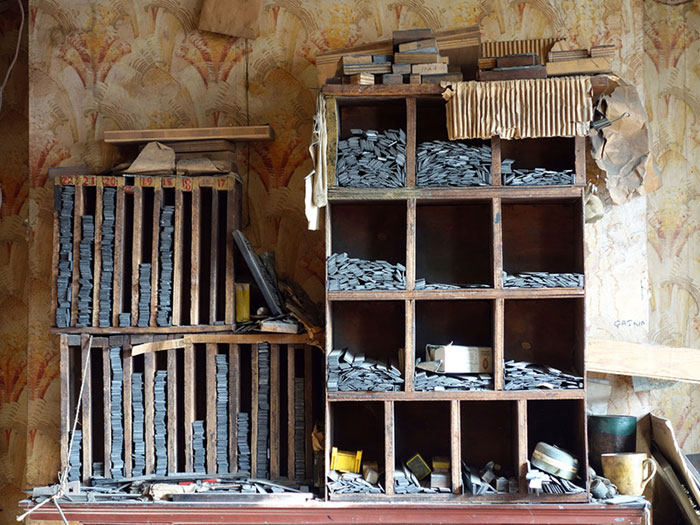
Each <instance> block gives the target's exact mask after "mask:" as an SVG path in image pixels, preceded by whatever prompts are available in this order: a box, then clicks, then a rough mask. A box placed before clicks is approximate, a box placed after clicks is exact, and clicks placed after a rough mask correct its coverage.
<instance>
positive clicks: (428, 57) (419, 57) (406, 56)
mask: <svg viewBox="0 0 700 525" xmlns="http://www.w3.org/2000/svg"><path fill="white" fill-rule="evenodd" d="M394 62H396V63H397V64H400V63H406V62H407V63H409V64H434V63H436V62H440V55H439V54H438V53H415V52H411V53H394Z"/></svg>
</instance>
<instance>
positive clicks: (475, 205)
mask: <svg viewBox="0 0 700 525" xmlns="http://www.w3.org/2000/svg"><path fill="white" fill-rule="evenodd" d="M491 222H492V221H491V205H490V202H479V201H477V202H471V201H468V202H452V203H447V202H441V203H435V204H433V203H429V202H419V203H418V205H417V206H416V279H417V280H418V279H425V282H426V283H428V285H429V284H433V283H436V284H448V285H457V286H460V287H464V288H471V287H475V286H474V285H487V287H493V270H492V264H493V231H492V230H493V228H492V224H491ZM470 285H472V286H470Z"/></svg>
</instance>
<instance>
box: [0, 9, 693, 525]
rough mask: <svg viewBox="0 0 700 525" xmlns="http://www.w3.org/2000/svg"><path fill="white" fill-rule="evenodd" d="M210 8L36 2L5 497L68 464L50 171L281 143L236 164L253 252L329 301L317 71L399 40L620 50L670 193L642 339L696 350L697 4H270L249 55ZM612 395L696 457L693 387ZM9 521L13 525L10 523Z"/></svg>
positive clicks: (16, 234)
mask: <svg viewBox="0 0 700 525" xmlns="http://www.w3.org/2000/svg"><path fill="white" fill-rule="evenodd" d="M13 3H14V2H9V1H7V0H6V1H4V2H1V3H0V6H2V8H3V9H5V10H4V11H2V16H0V69H2V70H3V71H4V66H5V65H6V63H7V62H8V61H9V58H8V57H9V55H10V53H11V51H12V49H11V48H12V46H13V45H14V38H15V37H16V27H17V22H18V18H17V16H16V13H15V12H14V11H12V7H11V6H10V4H13ZM199 6H200V2H199V0H178V1H176V0H30V3H29V11H28V17H29V20H28V22H29V27H28V45H27V44H25V46H24V48H23V58H24V64H23V65H20V67H18V69H17V70H16V71H15V74H14V75H13V86H12V87H11V88H8V92H7V93H6V94H5V102H4V107H3V110H2V113H1V114H0V124H2V126H3V128H2V129H3V131H4V132H5V134H7V136H8V137H9V139H8V140H5V139H4V138H3V140H2V141H1V142H0V151H1V152H2V156H3V161H4V162H3V163H2V165H0V173H2V179H1V184H2V192H3V204H2V208H1V209H0V261H1V266H0V329H1V330H2V338H0V341H1V342H0V399H1V401H0V498H1V499H2V500H3V501H9V500H11V501H15V500H17V499H19V498H20V497H21V494H20V493H19V490H20V489H22V488H25V487H27V486H33V485H41V484H46V483H50V482H52V481H54V480H55V479H56V472H57V470H58V468H59V448H58V438H59V418H58V410H57V407H58V406H59V405H58V398H59V388H58V381H57V377H58V345H57V341H56V339H55V338H54V337H52V336H50V335H49V331H48V328H49V326H50V325H51V320H50V319H49V301H50V296H51V283H50V282H49V281H50V279H49V276H50V274H51V272H50V260H51V257H50V253H51V220H52V190H51V184H50V181H49V180H48V178H47V170H48V168H49V167H52V166H61V165H62V166H69V165H79V164H87V165H88V166H90V168H91V169H93V170H100V169H103V168H105V167H107V166H109V165H111V164H112V163H113V162H114V160H115V159H116V158H117V155H116V152H115V151H114V150H113V149H112V148H110V147H108V146H106V145H104V144H103V142H102V136H103V133H104V131H105V130H111V129H123V128H159V127H177V126H181V127H184V126H224V125H236V124H258V123H270V124H271V125H272V126H273V128H274V130H275V133H276V139H275V141H274V142H272V143H260V144H251V145H241V146H239V148H238V153H237V154H238V157H239V162H238V165H239V171H240V172H241V175H242V176H243V177H244V180H245V181H246V184H247V189H248V194H247V198H246V213H247V230H248V233H249V236H250V238H251V240H252V241H253V243H254V244H255V245H256V247H257V248H259V249H274V250H275V253H276V257H277V261H278V266H279V270H280V273H281V274H282V275H283V276H285V277H288V278H291V279H293V280H295V281H296V282H297V283H299V284H300V285H301V286H303V287H304V288H305V289H306V291H307V292H308V293H309V294H310V295H311V297H312V298H314V299H316V300H320V299H321V298H322V294H323V267H324V265H323V254H324V248H323V235H322V233H319V232H309V231H307V230H306V227H305V219H304V214H303V207H302V205H303V177H304V176H305V175H306V174H307V173H308V171H309V170H310V167H311V164H310V160H309V157H308V153H307V147H308V140H309V137H310V133H311V124H312V115H313V112H314V103H315V94H316V89H317V88H318V85H317V80H316V71H315V67H314V60H315V56H316V54H317V53H319V52H321V51H325V50H327V49H332V48H339V47H346V46H350V45H353V44H359V43H363V42H371V41H374V40H377V39H380V38H387V37H389V36H390V35H391V32H392V31H393V30H395V29H406V28H414V27H426V26H427V27H431V28H432V29H440V28H450V27H457V26H462V25H467V24H477V23H478V24H480V25H481V30H482V38H483V39H484V40H503V39H516V38H538V37H545V36H553V35H554V36H561V37H566V38H568V39H569V40H570V41H572V43H573V44H574V45H580V46H582V47H583V46H585V47H588V46H591V45H596V44H615V45H616V46H617V48H618V53H617V55H616V57H615V59H614V61H613V62H614V69H615V71H616V72H618V73H619V74H620V75H621V76H622V77H623V78H625V79H626V80H627V81H630V82H632V83H634V84H635V85H637V87H638V89H639V91H640V95H641V96H642V99H643V100H644V101H645V104H646V108H647V111H648V113H649V117H650V121H651V125H652V129H653V132H654V145H653V148H654V157H655V160H656V163H657V165H658V167H659V169H660V178H661V184H662V186H661V189H659V190H658V191H656V192H655V193H652V194H650V195H648V196H647V197H646V210H647V211H646V214H647V223H648V228H647V230H648V232H647V236H648V241H647V242H648V251H647V253H648V262H647V264H648V269H649V292H650V295H651V304H650V310H649V319H650V321H649V325H650V326H649V339H650V341H651V342H655V343H663V344H671V345H682V346H691V347H700V316H699V314H698V309H699V308H700V258H699V257H698V253H700V249H699V248H700V210H699V201H698V193H699V192H700V173H699V170H700V143H699V142H700V134H699V132H700V92H699V91H698V89H699V88H698V86H700V68H698V64H699V63H700V60H699V57H700V4H699V3H698V2H690V3H687V4H684V5H681V6H677V7H671V6H666V5H663V4H660V3H657V2H655V1H652V0H646V1H643V0H607V1H604V0H586V1H582V0H563V1H555V0H495V1H484V0H461V1H459V0H458V1H452V2H446V1H444V0H372V1H370V0H331V1H321V0H310V1H302V0H268V1H267V2H266V4H265V10H264V15H263V20H262V23H261V36H260V37H259V38H257V39H255V40H249V41H244V40H240V39H236V38H229V37H224V36H220V35H215V34H211V33H200V32H199V31H198V30H197V27H196V26H197V20H198V16H199ZM6 13H7V16H5V14H6ZM27 57H28V66H27ZM27 67H28V69H29V74H28V86H27V74H26V68H27ZM22 68H24V70H23V69H22ZM27 91H28V92H29V96H30V101H29V104H28V110H27V96H26V94H27ZM27 129H28V134H27ZM27 150H28V155H29V158H28V161H27V158H26V155H27ZM27 165H28V170H27ZM599 256H600V255H599V254H598V253H596V251H595V250H593V251H589V253H588V257H589V258H596V257H599ZM612 382H613V385H614V388H613V396H612V398H611V400H610V409H611V410H615V411H617V410H620V411H622V410H627V409H629V408H630V407H632V406H634V407H636V408H640V407H641V409H644V407H649V406H654V407H657V410H658V411H659V412H661V413H663V414H666V415H667V416H668V417H670V418H671V419H672V421H674V424H675V426H676V430H677V432H678V434H679V437H680V439H681V442H682V444H683V445H684V446H685V447H686V450H689V451H695V452H697V451H700V435H698V433H697V428H698V423H699V422H700V409H699V408H698V407H699V406H700V404H699V403H695V402H694V401H696V400H698V397H699V396H700V395H699V392H700V389H698V387H696V386H694V385H685V384H683V385H676V386H673V387H671V388H667V389H663V390H657V391H651V392H644V393H635V392H634V391H633V390H632V388H631V383H630V380H629V379H628V378H613V381H612ZM25 460H26V462H25ZM2 507H3V509H2V510H0V521H8V522H10V521H12V520H13V518H14V515H15V508H13V506H12V505H3V506H2Z"/></svg>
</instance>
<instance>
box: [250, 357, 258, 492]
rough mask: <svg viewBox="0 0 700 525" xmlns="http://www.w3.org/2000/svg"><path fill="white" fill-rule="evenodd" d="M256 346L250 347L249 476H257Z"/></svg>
mask: <svg viewBox="0 0 700 525" xmlns="http://www.w3.org/2000/svg"><path fill="white" fill-rule="evenodd" d="M258 352H259V350H258V345H252V346H251V347H250V434H249V435H250V475H251V477H253V478H255V477H256V476H257V475H258Z"/></svg>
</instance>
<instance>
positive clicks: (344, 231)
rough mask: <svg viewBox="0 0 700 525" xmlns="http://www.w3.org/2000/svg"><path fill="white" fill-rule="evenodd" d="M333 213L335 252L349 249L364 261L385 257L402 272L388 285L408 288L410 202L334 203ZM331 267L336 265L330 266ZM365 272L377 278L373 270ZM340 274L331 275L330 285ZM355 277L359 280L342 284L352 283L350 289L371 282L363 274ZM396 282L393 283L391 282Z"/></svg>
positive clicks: (332, 232)
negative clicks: (407, 204)
mask: <svg viewBox="0 0 700 525" xmlns="http://www.w3.org/2000/svg"><path fill="white" fill-rule="evenodd" d="M329 213H330V221H331V238H332V241H331V254H343V253H347V255H348V257H350V258H357V259H361V260H362V261H372V262H375V261H385V262H387V263H389V264H390V265H392V266H393V267H394V269H395V270H396V269H398V271H399V276H397V277H395V278H394V280H393V281H389V282H387V283H386V284H385V285H384V286H393V285H395V286H396V287H397V289H405V287H406V285H405V264H406V235H405V233H404V232H405V231H406V217H407V208H406V203H404V202H362V203H343V204H331V206H330V211H329ZM329 262H330V260H329ZM399 265H400V266H399ZM358 267H359V268H361V269H365V268H367V265H365V264H362V263H360V266H358ZM402 268H403V269H402ZM328 270H329V271H331V270H332V269H331V268H328ZM364 275H366V276H367V277H369V278H371V279H373V280H374V278H373V277H371V275H370V274H367V273H365V274H364ZM340 276H341V275H340V273H339V272H336V273H333V274H331V275H329V276H328V277H329V286H330V285H331V283H330V281H331V279H332V278H333V277H340ZM401 276H402V277H401ZM344 277H347V275H344ZM355 280H356V281H357V282H356V283H355V282H349V283H345V282H343V283H341V284H340V285H341V286H344V287H348V289H356V288H357V286H359V285H365V284H366V282H367V281H364V280H362V279H359V278H356V279H355ZM392 282H393V283H394V284H393V285H392V284H390V283H392Z"/></svg>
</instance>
